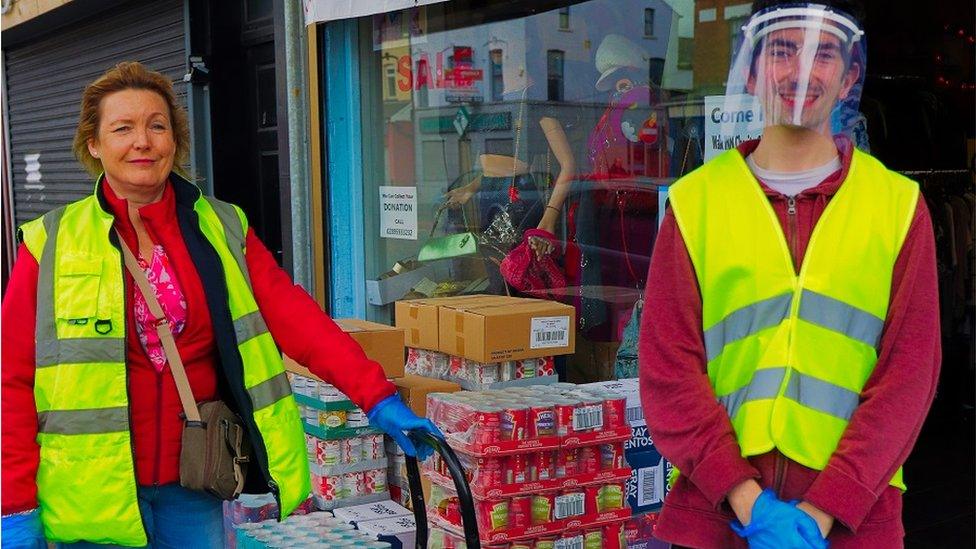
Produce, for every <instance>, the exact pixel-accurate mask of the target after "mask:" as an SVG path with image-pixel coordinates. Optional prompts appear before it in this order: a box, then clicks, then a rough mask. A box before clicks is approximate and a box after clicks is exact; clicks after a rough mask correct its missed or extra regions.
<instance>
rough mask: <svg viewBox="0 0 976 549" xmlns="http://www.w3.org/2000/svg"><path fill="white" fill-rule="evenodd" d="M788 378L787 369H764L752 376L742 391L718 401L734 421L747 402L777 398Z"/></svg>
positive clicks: (781, 367) (739, 390) (722, 397)
mask: <svg viewBox="0 0 976 549" xmlns="http://www.w3.org/2000/svg"><path fill="white" fill-rule="evenodd" d="M784 377H786V367H785V366H780V367H776V368H763V369H762V370H756V372H755V373H754V374H752V380H751V381H749V384H748V385H746V386H745V387H743V388H741V389H737V390H735V391H733V392H731V393H729V394H727V395H725V396H720V397H718V401H719V402H720V403H722V405H723V406H725V409H726V410H727V411H728V413H729V419H734V418H735V414H736V413H738V412H739V408H741V407H742V405H743V404H745V403H747V402H753V401H755V400H766V399H771V398H776V394H777V393H779V387H780V385H782V384H783V378H784Z"/></svg>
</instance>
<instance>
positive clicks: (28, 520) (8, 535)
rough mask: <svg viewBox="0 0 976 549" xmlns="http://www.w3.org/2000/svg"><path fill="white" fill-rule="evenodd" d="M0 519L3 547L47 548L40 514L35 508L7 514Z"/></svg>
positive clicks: (16, 548)
mask: <svg viewBox="0 0 976 549" xmlns="http://www.w3.org/2000/svg"><path fill="white" fill-rule="evenodd" d="M0 521H2V524H0V530H2V532H0V534H2V536H3V549H47V541H45V540H44V528H43V527H41V515H40V513H38V511H37V509H34V510H33V511H31V512H30V513H21V514H18V515H7V516H5V517H3V518H2V519H0Z"/></svg>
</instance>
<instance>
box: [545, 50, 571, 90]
mask: <svg viewBox="0 0 976 549" xmlns="http://www.w3.org/2000/svg"><path fill="white" fill-rule="evenodd" d="M565 56H566V53H565V52H562V51H559V50H549V51H548V52H547V53H546V67H547V69H546V74H547V76H546V80H547V82H548V83H549V88H548V89H549V92H548V94H547V96H548V97H547V99H548V100H549V101H562V100H563V89H564V88H563V62H564V60H565Z"/></svg>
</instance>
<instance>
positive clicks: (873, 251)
mask: <svg viewBox="0 0 976 549" xmlns="http://www.w3.org/2000/svg"><path fill="white" fill-rule="evenodd" d="M859 11H860V10H859V9H858V6H857V5H855V4H853V3H852V2H850V1H843V0H838V1H827V2H824V3H821V4H797V3H784V2H774V1H768V0H767V1H762V0H760V1H757V2H756V3H755V4H754V8H753V14H752V16H751V18H750V20H749V21H748V22H747V24H746V25H745V26H744V27H743V30H742V32H743V36H742V43H741V47H740V50H739V51H738V52H736V53H735V56H734V57H733V62H732V67H731V70H730V74H729V79H728V89H727V94H726V98H727V101H728V102H729V104H730V105H732V104H740V103H741V101H742V98H743V97H745V96H751V97H752V98H755V100H756V101H758V102H759V104H760V105H761V107H762V113H763V117H764V124H765V128H764V130H763V135H762V138H761V139H759V140H756V141H748V142H745V143H742V144H741V145H740V146H739V147H738V148H737V149H736V150H730V151H727V152H725V153H724V154H722V155H720V156H719V157H717V158H715V159H713V160H712V161H710V162H708V163H706V164H705V165H704V166H702V167H701V168H699V169H698V170H696V171H695V172H693V173H691V174H689V175H687V176H685V177H684V178H682V179H681V180H680V181H678V182H677V183H675V184H674V185H673V186H672V187H671V190H670V193H669V198H670V208H669V210H668V211H667V214H666V217H665V219H664V222H663V224H662V227H661V230H660V232H659V236H658V239H657V242H656V244H655V249H654V256H653V258H652V261H651V267H650V272H649V274H648V281H647V289H646V292H645V308H644V313H643V318H642V321H641V341H640V352H639V357H640V368H641V371H640V377H641V396H642V401H643V405H644V410H645V416H646V418H647V423H648V427H649V429H650V431H651V435H652V436H653V439H654V442H655V444H656V445H657V447H658V448H659V449H660V451H661V453H662V454H663V455H664V456H665V457H667V458H668V460H669V461H671V462H672V463H673V464H674V465H675V468H676V470H677V471H678V474H676V475H675V476H674V477H673V478H672V479H671V480H672V481H673V482H674V484H673V488H672V490H671V492H670V494H669V495H668V497H667V499H666V500H665V504H664V509H663V510H662V512H661V515H660V518H659V522H658V526H657V530H656V535H657V536H658V537H660V538H661V539H663V540H665V541H669V542H672V543H674V544H676V545H678V546H688V547H699V548H725V547H746V546H749V547H770V548H772V547H775V548H792V547H796V548H820V547H826V546H827V545H828V542H829V544H830V545H831V546H832V547H834V548H843V547H884V548H891V547H900V546H901V545H902V544H903V541H902V538H903V537H904V529H903V527H902V521H901V511H902V492H903V490H904V489H905V484H904V481H903V478H902V472H901V465H902V464H903V463H904V462H905V460H906V458H907V457H908V454H909V452H910V450H911V448H912V446H913V445H914V443H915V441H916V439H917V437H918V433H919V430H920V429H921V426H922V423H923V420H924V418H925V415H926V413H927V411H928V409H929V406H930V405H931V403H932V399H933V397H934V394H935V388H936V382H937V379H938V370H939V363H940V360H941V350H940V346H939V341H940V340H939V320H938V319H939V316H938V285H937V279H936V269H935V248H934V240H933V234H932V224H931V220H930V218H929V214H928V211H927V209H926V207H925V202H924V200H923V199H922V198H921V197H920V195H919V189H918V185H917V184H916V183H915V182H913V181H910V180H908V179H906V178H904V177H901V176H900V175H898V174H896V173H894V172H891V171H889V170H888V169H886V168H885V167H884V166H883V165H882V164H881V163H880V162H878V161H877V160H875V159H874V158H872V157H871V156H869V155H868V154H866V153H864V152H861V151H858V150H855V149H854V147H853V145H852V143H851V140H850V138H849V136H848V133H849V128H842V127H841V129H840V131H839V132H837V131H836V128H835V131H832V121H834V123H835V126H836V121H839V120H854V119H856V118H857V117H856V116H848V115H849V114H851V113H856V112H857V108H858V106H857V103H858V99H859V97H860V90H861V87H862V83H863V80H864V71H865V55H864V54H865V52H864V36H863V31H862V30H861V24H860V20H861V19H862V18H861V17H860V16H859V15H860V13H859Z"/></svg>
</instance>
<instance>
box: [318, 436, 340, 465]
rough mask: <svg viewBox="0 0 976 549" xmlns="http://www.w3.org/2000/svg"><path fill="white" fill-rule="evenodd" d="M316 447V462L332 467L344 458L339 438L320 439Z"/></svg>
mask: <svg viewBox="0 0 976 549" xmlns="http://www.w3.org/2000/svg"><path fill="white" fill-rule="evenodd" d="M315 446H316V448H315V462H316V463H318V464H319V465H324V466H326V467H331V466H333V465H339V463H340V461H341V460H342V444H341V443H340V442H339V441H338V440H318V441H317V442H316V445H315Z"/></svg>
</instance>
